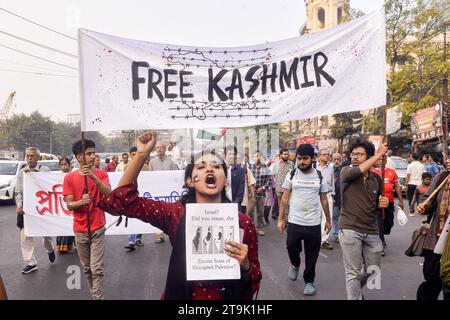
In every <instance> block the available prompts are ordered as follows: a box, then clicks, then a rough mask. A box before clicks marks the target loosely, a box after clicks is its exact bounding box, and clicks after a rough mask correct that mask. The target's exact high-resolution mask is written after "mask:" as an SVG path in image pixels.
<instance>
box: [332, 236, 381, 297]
mask: <svg viewBox="0 0 450 320" xmlns="http://www.w3.org/2000/svg"><path fill="white" fill-rule="evenodd" d="M339 242H340V244H341V248H342V256H343V258H344V269H345V286H346V289H347V298H348V300H362V288H363V287H364V285H365V284H366V282H367V280H368V278H369V276H370V275H371V274H368V272H370V271H372V270H373V271H374V272H376V269H378V270H380V265H381V251H382V250H383V244H382V243H381V240H380V236H379V235H378V234H366V233H361V232H357V231H354V230H350V229H339ZM374 269H375V270H374Z"/></svg>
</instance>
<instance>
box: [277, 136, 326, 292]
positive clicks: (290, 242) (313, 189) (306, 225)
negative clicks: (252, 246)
mask: <svg viewBox="0 0 450 320" xmlns="http://www.w3.org/2000/svg"><path fill="white" fill-rule="evenodd" d="M313 158H314V148H313V147H312V146H311V145H310V144H301V145H300V146H299V147H298V148H297V167H296V168H295V169H293V170H292V171H291V172H289V173H288V174H287V175H286V178H285V179H284V183H283V197H282V198H281V203H280V211H279V216H278V230H279V231H280V233H281V234H283V231H284V229H285V228H286V222H285V220H284V219H283V216H284V210H285V208H286V206H287V204H288V202H289V217H288V224H287V239H286V244H287V249H288V254H289V259H290V261H291V266H290V268H289V271H288V278H289V279H290V280H292V281H295V280H297V276H298V271H299V268H300V253H301V252H302V240H303V242H304V245H305V271H304V272H303V280H304V281H305V287H304V290H303V294H304V295H307V296H311V295H315V294H316V288H315V286H314V278H315V275H316V263H317V258H318V257H319V252H320V243H321V220H322V212H321V207H322V208H323V210H324V211H325V219H326V221H325V231H326V233H329V232H330V229H331V218H330V211H329V205H328V198H327V193H328V192H329V189H328V188H329V186H328V184H327V183H325V182H323V181H322V174H321V173H320V171H319V170H317V169H315V168H313V166H312V162H313ZM291 193H292V196H291ZM289 198H290V199H289Z"/></svg>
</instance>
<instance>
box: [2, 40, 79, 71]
mask: <svg viewBox="0 0 450 320" xmlns="http://www.w3.org/2000/svg"><path fill="white" fill-rule="evenodd" d="M0 47H4V48H7V49H10V50H13V51H16V52H20V53H22V54H25V55H27V56H30V57H33V58H36V59H40V60H44V61H47V62H49V63H53V64H57V65H59V66H63V67H66V68H69V69H72V70H78V68H75V67H71V66H68V65H66V64H63V63H59V62H56V61H53V60H49V59H46V58H42V57H39V56H36V55H34V54H31V53H27V52H24V51H21V50H18V49H14V48H11V47H8V46H5V45H4V44H0Z"/></svg>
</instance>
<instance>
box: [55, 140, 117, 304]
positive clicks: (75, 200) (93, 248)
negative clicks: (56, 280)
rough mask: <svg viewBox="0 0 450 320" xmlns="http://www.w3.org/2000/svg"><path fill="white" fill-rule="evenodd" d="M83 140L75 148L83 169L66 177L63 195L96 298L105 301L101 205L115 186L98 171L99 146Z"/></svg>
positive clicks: (90, 286)
mask: <svg viewBox="0 0 450 320" xmlns="http://www.w3.org/2000/svg"><path fill="white" fill-rule="evenodd" d="M83 140H84V141H82V140H79V141H77V142H75V143H74V144H73V146H72V152H73V154H74V156H75V157H76V159H77V160H78V162H79V163H80V169H79V170H77V171H74V172H71V173H69V174H67V175H66V176H65V177H64V184H63V193H64V200H65V201H66V203H67V208H68V209H69V210H73V230H74V233H75V243H76V245H77V252H78V256H79V258H80V262H81V264H82V266H83V269H84V273H85V274H86V277H87V280H88V283H89V289H90V291H91V296H92V299H94V300H101V299H103V256H104V248H105V244H104V239H105V224H106V219H105V212H104V211H103V210H101V209H100V208H98V207H97V204H98V203H99V202H100V200H102V199H103V197H104V196H105V195H107V194H108V193H109V192H110V191H111V186H110V183H109V179H108V175H107V173H106V171H104V170H99V169H95V168H94V161H95V143H94V142H93V141H91V140H88V139H83ZM83 142H84V148H83ZM83 150H84V154H83ZM85 178H87V179H86V180H87V182H86V180H85ZM85 182H86V183H87V185H86V186H85ZM85 187H87V192H86V191H85Z"/></svg>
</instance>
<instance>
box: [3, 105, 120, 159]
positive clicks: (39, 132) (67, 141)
mask: <svg viewBox="0 0 450 320" xmlns="http://www.w3.org/2000/svg"><path fill="white" fill-rule="evenodd" d="M2 129H3V130H2V131H3V139H2V140H1V142H0V144H1V145H0V146H1V147H2V148H8V149H9V148H12V149H13V150H16V151H24V150H25V148H27V147H31V146H34V147H38V148H39V149H40V150H41V151H42V152H46V153H49V152H50V139H51V152H52V153H53V154H61V155H66V156H68V155H71V153H72V151H71V150H72V144H73V143H74V142H75V141H77V140H79V139H81V127H80V124H77V125H73V124H68V123H65V122H54V121H52V120H51V119H50V117H45V116H43V115H42V114H41V113H39V112H38V111H34V112H33V113H32V114H31V115H29V116H27V115H25V114H15V115H13V116H12V117H10V118H9V119H8V120H6V122H4V123H3V124H2ZM85 137H86V138H87V139H91V140H93V141H94V142H95V144H96V151H97V152H119V151H125V150H127V142H126V141H124V140H123V139H120V138H118V140H120V141H118V140H116V141H110V140H108V139H106V138H105V137H104V136H103V135H102V134H100V133H99V132H86V134H85ZM124 142H125V143H124Z"/></svg>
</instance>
